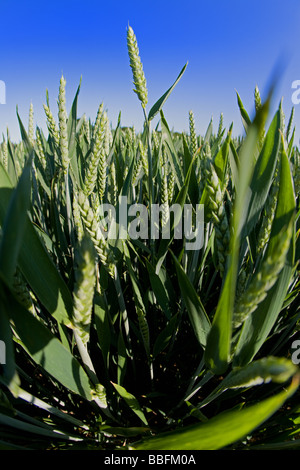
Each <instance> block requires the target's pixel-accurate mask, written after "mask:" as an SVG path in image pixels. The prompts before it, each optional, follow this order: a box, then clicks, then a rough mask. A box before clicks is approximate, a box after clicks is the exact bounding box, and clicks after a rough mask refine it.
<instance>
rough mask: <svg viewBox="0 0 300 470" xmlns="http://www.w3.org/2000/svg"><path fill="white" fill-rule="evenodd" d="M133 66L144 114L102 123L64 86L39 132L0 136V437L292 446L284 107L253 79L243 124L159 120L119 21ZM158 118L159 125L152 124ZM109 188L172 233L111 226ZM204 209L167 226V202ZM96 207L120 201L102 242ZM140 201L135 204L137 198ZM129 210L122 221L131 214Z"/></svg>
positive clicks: (295, 304)
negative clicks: (239, 131)
mask: <svg viewBox="0 0 300 470" xmlns="http://www.w3.org/2000/svg"><path fill="white" fill-rule="evenodd" d="M128 48H129V55H130V66H131V67H132V70H133V78H134V85H135V87H136V89H135V91H136V93H137V95H138V98H139V99H140V101H141V105H142V112H143V114H144V118H145V125H144V129H143V131H142V132H140V133H136V132H135V129H134V127H133V128H123V127H121V116H120V117H119V120H118V123H117V124H116V126H115V127H114V128H112V127H111V126H110V124H109V120H108V114H107V111H106V110H105V109H104V106H103V104H102V103H101V104H100V106H99V110H98V113H97V116H96V118H95V122H94V123H92V122H91V121H90V120H87V119H86V117H85V116H82V117H80V118H79V117H78V116H77V102H78V97H79V92H80V87H81V84H80V85H79V87H78V90H77V92H76V95H75V98H74V100H73V103H72V106H71V109H70V112H69V114H68V115H67V112H66V96H65V85H66V81H65V79H64V77H62V78H61V81H60V88H59V99H58V111H59V112H58V118H59V119H58V123H56V121H55V119H54V117H53V114H52V111H51V110H50V107H49V100H48V95H47V97H46V98H47V99H46V104H45V106H44V109H45V114H46V121H47V126H48V131H49V132H48V136H45V135H44V133H43V131H42V129H41V128H39V127H36V129H35V133H34V127H33V108H32V105H30V113H29V125H28V132H27V131H26V129H25V127H24V125H23V123H22V120H21V118H20V116H19V114H18V113H17V117H18V120H19V124H20V131H21V135H22V141H21V142H20V143H13V142H11V140H10V137H9V134H8V135H7V137H4V136H3V142H2V144H1V154H0V157H1V162H0V193H1V194H0V226H1V241H0V274H1V275H0V303H1V309H0V339H1V341H3V342H4V344H5V347H6V363H5V364H2V365H0V373H1V376H0V378H1V385H0V387H1V388H0V448H3V449H22V448H27V449H95V448H97V449H118V448H123V449H177V450H180V449H220V448H231V449H252V448H276V449H281V448H285V447H287V446H288V447H289V448H297V447H299V438H298V433H299V408H298V405H297V393H298V392H297V389H298V384H299V372H298V368H297V366H296V365H295V364H294V363H293V362H292V360H291V354H292V349H291V348H292V341H293V340H294V339H295V337H296V335H297V332H298V325H299V306H300V305H299V298H298V293H299V270H298V259H299V249H300V245H299V237H298V235H299V220H298V211H299V189H300V188H299V184H298V183H299V182H298V179H299V178H298V176H299V171H300V164H299V150H298V148H297V147H296V146H295V145H294V142H293V138H294V132H291V129H292V116H291V118H290V120H289V122H288V126H287V128H286V127H285V122H284V115H283V110H282V106H281V104H280V106H279V107H278V110H277V111H276V113H275V115H274V117H273V119H272V121H271V124H270V126H269V128H268V129H266V128H265V126H266V122H267V118H268V116H269V109H270V103H271V99H272V94H271V93H270V95H269V96H268V98H267V100H266V101H265V102H264V103H261V101H260V96H259V91H258V89H257V87H256V88H255V109H256V113H255V116H254V118H253V119H250V117H249V115H248V113H247V111H246V110H245V108H244V106H243V103H242V100H241V98H240V96H239V95H237V98H238V106H239V109H240V111H241V117H242V120H243V123H244V126H245V136H244V137H243V138H234V137H233V134H232V130H233V124H232V125H231V126H230V127H229V129H228V131H227V132H226V131H225V129H224V128H223V114H221V115H220V121H219V126H218V130H217V133H216V134H215V133H214V131H213V123H212V121H211V122H210V123H209V125H208V128H207V132H206V133H205V135H204V136H198V135H197V134H196V131H195V120H194V115H193V112H192V111H190V112H189V115H188V121H189V126H190V132H189V133H176V132H172V131H171V130H170V129H169V126H168V124H167V121H166V118H165V116H164V113H163V110H162V107H163V105H164V103H165V101H166V99H167V98H168V96H169V95H170V93H171V92H172V91H173V89H174V88H175V86H176V85H177V84H178V82H179V80H180V79H181V77H182V76H183V74H184V71H185V68H186V65H185V66H184V67H183V69H182V70H181V72H180V73H179V75H178V77H177V79H176V80H175V82H174V83H173V85H172V86H171V87H170V88H169V89H168V90H167V91H166V93H164V94H163V95H162V97H161V98H159V99H158V100H157V102H156V103H155V104H154V105H153V106H152V107H151V109H150V112H149V113H148V114H147V111H146V105H147V102H148V94H147V88H146V80H145V76H144V72H143V68H142V64H141V61H140V58H139V50H138V46H137V42H136V38H135V36H134V33H133V30H132V29H131V28H129V30H128ZM156 115H159V116H160V120H159V126H157V127H156V128H155V129H152V128H151V125H152V120H153V117H154V116H156ZM122 197H123V198H124V197H126V198H127V201H128V204H130V205H131V206H132V205H133V204H140V205H144V206H145V207H147V209H148V214H149V218H150V221H151V216H152V212H151V207H153V206H154V205H155V204H158V205H160V206H161V208H162V221H163V224H168V223H169V224H170V230H171V231H170V237H169V238H163V237H162V236H161V235H162V230H163V229H162V227H160V228H159V230H160V231H159V235H160V236H159V237H158V238H156V239H153V238H151V236H150V237H144V238H137V239H134V238H132V237H130V236H127V237H126V238H125V239H124V238H123V237H122V236H121V235H122V228H123V229H124V226H122V220H121V216H120V215H119V212H118V211H119V209H120V208H121V209H122V200H123V199H122ZM175 203H176V204H179V206H180V207H181V208H183V207H184V205H185V204H190V205H191V206H192V207H193V216H192V221H193V228H195V224H196V222H197V219H196V207H197V204H203V206H204V227H203V230H204V233H203V244H202V246H201V247H200V248H199V249H197V250H190V249H188V245H187V242H188V240H187V239H185V238H184V237H182V238H181V239H180V238H178V237H176V232H175V226H176V223H175V222H176V220H177V219H176V216H175V218H170V219H169V218H168V217H169V215H170V212H169V209H170V207H171V206H172V205H173V204H175ZM104 204H111V205H112V206H113V207H115V209H116V214H117V218H116V232H117V237H116V239H111V238H109V237H107V236H106V234H107V230H109V227H108V225H107V224H108V222H107V219H106V217H105V215H106V214H105V209H104V207H105V206H104ZM139 207H141V206H139ZM134 221H135V219H134V217H133V216H132V215H131V216H129V217H128V221H127V224H128V225H127V226H126V227H125V228H126V229H128V233H130V232H129V229H130V226H132V224H134Z"/></svg>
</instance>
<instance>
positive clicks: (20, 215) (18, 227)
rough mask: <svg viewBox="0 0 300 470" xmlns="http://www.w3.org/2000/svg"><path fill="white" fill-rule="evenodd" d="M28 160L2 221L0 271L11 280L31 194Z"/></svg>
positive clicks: (20, 244)
mask: <svg viewBox="0 0 300 470" xmlns="http://www.w3.org/2000/svg"><path fill="white" fill-rule="evenodd" d="M30 172H31V168H30V162H29V163H28V164H27V165H26V166H25V168H24V170H23V173H22V175H21V177H20V179H19V182H18V184H17V187H16V188H15V189H14V190H13V192H12V195H11V199H10V202H9V206H8V209H7V213H6V215H5V219H4V222H3V230H2V239H1V244H0V271H2V273H3V275H4V276H5V278H6V279H7V280H8V281H9V282H12V280H13V276H14V274H15V271H16V267H17V261H18V257H19V251H20V248H21V246H22V243H23V235H24V226H25V221H26V217H27V210H28V209H29V203H30V195H31V179H30Z"/></svg>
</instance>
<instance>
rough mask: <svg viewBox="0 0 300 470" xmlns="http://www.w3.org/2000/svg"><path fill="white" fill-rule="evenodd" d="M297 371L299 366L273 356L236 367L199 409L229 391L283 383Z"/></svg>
mask: <svg viewBox="0 0 300 470" xmlns="http://www.w3.org/2000/svg"><path fill="white" fill-rule="evenodd" d="M297 371H298V368H297V366H295V365H294V364H293V363H292V362H291V361H290V360H288V359H286V358H282V357H280V358H279V357H272V356H268V357H264V358H263V359H259V360H257V361H253V362H251V363H250V364H247V365H246V366H244V367H235V368H233V370H232V371H231V372H230V373H229V374H228V375H227V376H226V377H225V379H224V380H222V382H221V383H220V385H219V386H218V387H217V388H216V389H215V390H214V391H213V392H212V393H210V394H209V395H208V396H207V397H206V398H205V399H204V400H203V401H202V402H201V403H200V404H199V405H198V407H199V408H203V406H205V405H207V404H208V403H210V402H211V401H212V400H215V399H216V398H218V397H219V396H220V395H221V394H222V393H223V392H225V391H226V390H228V389H236V388H246V387H247V388H248V387H253V386H256V385H261V384H263V383H269V382H270V381H273V382H275V383H283V382H286V381H287V380H289V379H290V378H291V377H292V376H293V375H295V374H296V372H297Z"/></svg>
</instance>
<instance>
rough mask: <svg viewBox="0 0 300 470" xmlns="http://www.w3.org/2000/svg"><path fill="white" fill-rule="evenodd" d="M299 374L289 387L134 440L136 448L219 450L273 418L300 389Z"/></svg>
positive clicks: (133, 447) (133, 446)
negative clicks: (240, 406)
mask: <svg viewBox="0 0 300 470" xmlns="http://www.w3.org/2000/svg"><path fill="white" fill-rule="evenodd" d="M298 386H299V378H298V377H297V378H295V380H293V382H292V383H291V384H290V385H289V387H288V388H287V389H286V390H284V391H282V392H280V393H278V394H277V395H274V396H272V397H271V398H267V399H265V400H262V401H261V402H259V403H257V404H255V405H251V406H248V407H245V408H244V409H241V410H234V411H228V412H224V413H220V414H219V415H217V416H216V417H214V418H211V419H210V420H209V421H206V422H205V423H200V424H196V425H193V426H190V427H186V428H184V429H179V430H176V431H172V432H169V433H162V434H160V435H158V436H156V437H152V438H150V439H148V440H144V441H141V442H138V443H136V444H133V445H132V446H131V448H132V449H133V450H178V451H180V450H218V449H224V448H226V447H227V446H229V445H230V444H233V443H235V442H237V441H240V440H241V439H243V438H244V437H245V436H247V435H248V434H249V433H251V432H253V431H254V430H255V429H256V428H257V427H258V426H260V425H261V424H262V423H264V422H265V421H266V420H267V419H268V418H270V417H271V416H272V415H273V414H274V413H275V412H276V411H277V410H278V409H279V408H280V407H281V406H282V405H283V404H284V403H285V402H286V401H287V400H288V399H289V398H290V397H291V396H292V395H293V394H294V393H295V391H296V390H297V388H298Z"/></svg>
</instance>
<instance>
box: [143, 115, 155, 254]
mask: <svg viewBox="0 0 300 470" xmlns="http://www.w3.org/2000/svg"><path fill="white" fill-rule="evenodd" d="M143 112H144V117H145V125H146V132H147V144H148V191H149V194H148V196H149V219H150V249H151V253H152V259H153V260H154V240H153V239H152V237H151V227H152V216H151V214H152V204H153V199H154V189H153V168H152V148H151V133H150V132H151V126H150V122H149V120H148V117H147V114H146V109H145V108H144V107H143Z"/></svg>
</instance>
